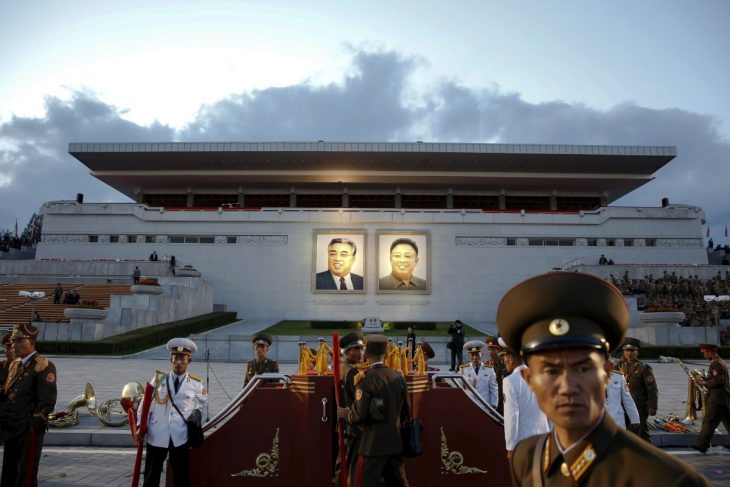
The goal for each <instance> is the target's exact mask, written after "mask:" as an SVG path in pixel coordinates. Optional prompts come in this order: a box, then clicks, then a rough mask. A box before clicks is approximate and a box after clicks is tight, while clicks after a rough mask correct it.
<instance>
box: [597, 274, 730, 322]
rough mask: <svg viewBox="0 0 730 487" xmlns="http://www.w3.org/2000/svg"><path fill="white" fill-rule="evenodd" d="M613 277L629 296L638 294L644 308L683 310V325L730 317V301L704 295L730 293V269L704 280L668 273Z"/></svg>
mask: <svg viewBox="0 0 730 487" xmlns="http://www.w3.org/2000/svg"><path fill="white" fill-rule="evenodd" d="M609 280H610V281H611V282H612V283H613V284H614V285H615V286H616V287H618V288H619V289H620V290H621V292H623V293H624V294H625V295H633V296H636V297H637V305H638V308H639V310H641V311H647V312H649V311H681V312H682V313H684V315H685V318H684V320H682V321H681V322H680V325H682V326H716V325H718V324H719V320H721V319H722V320H724V319H730V301H709V302H708V301H705V299H704V297H705V296H708V295H711V296H723V295H730V272H725V273H724V275H723V273H722V272H720V271H718V273H717V274H716V275H715V276H714V277H713V278H712V279H707V280H702V279H700V278H699V276H697V275H694V276H690V277H684V276H678V275H677V274H676V273H675V272H671V273H669V272H667V271H664V273H663V274H662V275H661V276H658V277H655V276H653V275H652V274H649V275H648V276H646V277H644V278H643V279H630V278H629V275H628V271H627V272H625V273H624V275H623V276H621V277H616V276H614V275H613V274H611V275H610V278H609Z"/></svg>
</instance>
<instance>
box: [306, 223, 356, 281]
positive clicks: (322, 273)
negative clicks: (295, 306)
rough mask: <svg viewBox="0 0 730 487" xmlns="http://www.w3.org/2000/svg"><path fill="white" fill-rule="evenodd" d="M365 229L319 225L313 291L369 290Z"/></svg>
mask: <svg viewBox="0 0 730 487" xmlns="http://www.w3.org/2000/svg"><path fill="white" fill-rule="evenodd" d="M366 236H367V233H366V231H365V230H361V229H336V230H330V229H315V230H314V243H313V245H312V249H313V253H312V292H313V293H328V294H350V293H365V292H366V291H367V284H366V281H365V269H367V267H366V266H365V254H366V251H365V245H366V243H367V242H366V240H367V239H366Z"/></svg>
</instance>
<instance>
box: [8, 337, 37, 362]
mask: <svg viewBox="0 0 730 487" xmlns="http://www.w3.org/2000/svg"><path fill="white" fill-rule="evenodd" d="M10 343H11V344H12V348H13V352H14V353H15V356H16V357H21V358H23V357H27V356H28V355H30V354H31V353H33V351H34V350H35V342H33V340H31V339H30V338H22V339H20V340H11V341H10Z"/></svg>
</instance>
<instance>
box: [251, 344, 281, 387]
mask: <svg viewBox="0 0 730 487" xmlns="http://www.w3.org/2000/svg"><path fill="white" fill-rule="evenodd" d="M252 341H253V350H254V355H255V357H254V359H253V360H251V361H250V362H249V363H248V364H247V365H246V377H245V378H244V380H243V385H244V386H245V385H246V384H248V381H250V380H251V379H253V376H254V375H258V374H264V373H266V372H279V364H277V363H276V361H275V360H271V359H270V358H268V357H267V356H266V354H267V353H268V352H269V347H270V346H271V344H272V343H273V341H274V338H273V337H272V336H271V335H267V334H266V333H256V334H255V335H254V336H253V338H252Z"/></svg>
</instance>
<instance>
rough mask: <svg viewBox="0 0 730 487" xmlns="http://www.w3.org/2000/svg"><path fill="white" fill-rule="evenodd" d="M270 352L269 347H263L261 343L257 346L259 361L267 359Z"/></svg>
mask: <svg viewBox="0 0 730 487" xmlns="http://www.w3.org/2000/svg"><path fill="white" fill-rule="evenodd" d="M268 352H269V346H268V345H262V344H260V343H257V344H256V358H257V359H259V360H262V359H264V358H265V357H266V354H267V353H268Z"/></svg>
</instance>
